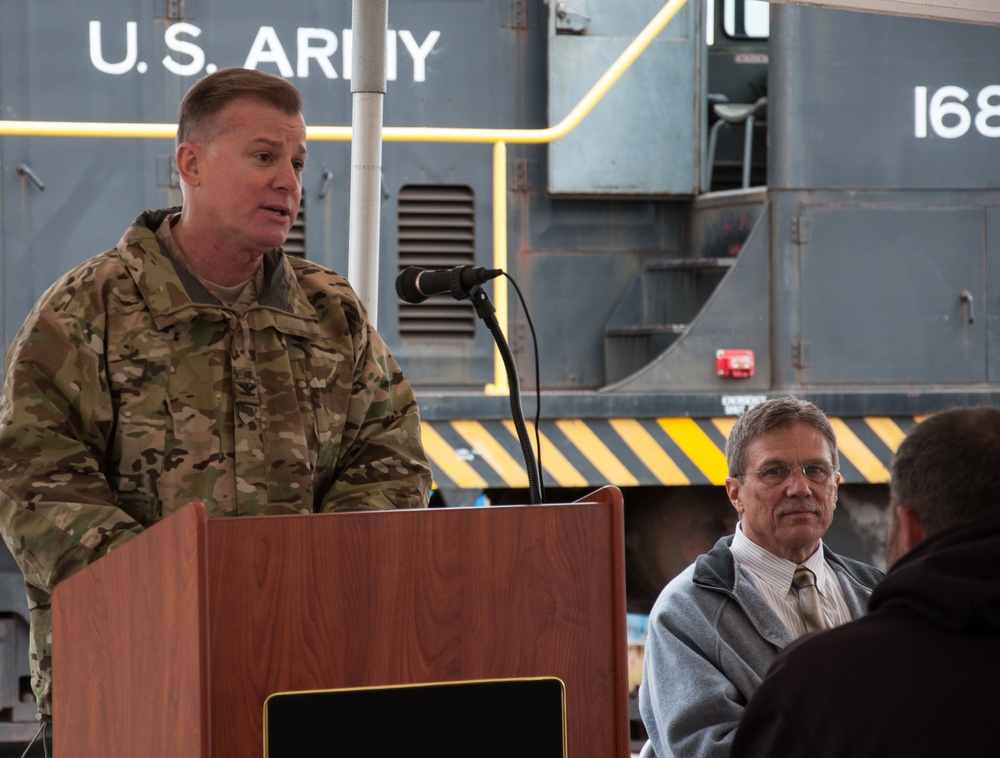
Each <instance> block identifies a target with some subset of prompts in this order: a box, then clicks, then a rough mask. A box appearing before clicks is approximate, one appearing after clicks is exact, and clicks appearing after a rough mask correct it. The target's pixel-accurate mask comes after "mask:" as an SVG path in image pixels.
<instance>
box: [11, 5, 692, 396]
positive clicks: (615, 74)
mask: <svg viewBox="0 0 1000 758" xmlns="http://www.w3.org/2000/svg"><path fill="white" fill-rule="evenodd" d="M686 3H687V0H667V3H666V4H665V5H664V6H663V7H662V8H661V9H660V10H659V12H658V13H657V14H656V15H655V16H654V17H653V19H652V20H651V21H650V22H649V23H648V24H647V25H646V28H644V29H643V30H642V31H641V32H639V34H638V36H636V38H635V39H634V40H632V42H630V43H629V45H628V47H626V48H625V50H624V51H623V52H622V54H621V55H619V56H618V58H617V59H616V60H615V62H614V63H612V64H611V66H610V67H609V68H608V70H607V71H605V72H604V74H603V75H602V76H601V78H600V79H598V80H597V82H596V83H595V84H594V86H593V87H591V88H590V91H588V92H587V94H586V95H584V96H583V97H582V98H581V99H580V102H578V103H577V104H576V105H575V106H574V107H573V109H572V110H571V111H570V112H569V113H568V114H567V115H566V116H565V117H564V118H563V119H562V121H560V122H559V123H558V124H556V125H555V126H549V127H547V128H545V129H471V128H470V129H458V128H448V127H433V126H428V127H413V126H386V127H384V128H383V129H382V139H383V141H385V142H467V143H486V144H489V143H492V144H493V146H494V147H493V268H500V269H504V270H506V266H507V166H506V156H507V148H506V145H507V144H521V145H529V144H545V143H548V142H553V141H554V140H557V139H559V138H560V137H565V136H566V135H567V134H569V133H570V132H571V131H573V130H574V129H575V128H576V127H577V126H578V125H579V124H580V122H581V121H583V119H584V117H586V115H587V114H588V113H590V111H591V110H593V108H594V106H595V105H597V103H598V102H600V100H601V98H603V97H604V95H605V94H606V93H607V91H608V90H609V89H611V87H612V86H613V85H614V83H615V82H617V81H618V80H619V79H620V78H621V76H622V74H624V73H625V71H627V70H628V68H629V67H630V66H631V65H632V64H633V63H634V62H635V60H636V58H638V57H639V56H640V55H641V54H642V52H643V51H644V50H645V49H646V48H647V47H649V44H650V43H651V42H652V41H653V40H654V39H655V38H656V36H657V35H658V34H659V33H660V32H661V31H663V29H664V27H666V25H667V24H668V23H670V20H671V19H672V18H673V17H674V16H676V15H677V13H678V11H680V9H681V8H683V7H684V5H685V4H686ZM4 135H21V136H31V137H133V138H135V137H140V138H163V139H174V138H175V137H176V135H177V125H176V124H124V123H123V124H116V123H100V122H81V121H4V120H0V136H4ZM306 138H307V139H310V140H326V141H340V142H347V141H350V139H351V127H349V126H309V127H306ZM495 294H496V302H495V303H494V305H495V306H496V309H497V312H496V317H497V321H498V323H499V324H500V327H501V329H503V330H504V331H505V332H506V327H507V286H506V284H504V286H499V285H498V286H497V287H496V288H495ZM493 365H494V383H493V384H491V385H487V386H486V392H487V393H489V394H493V393H497V394H506V393H507V391H508V388H507V380H506V376H505V374H504V371H503V362H502V360H501V358H500V352H499V349H498V350H497V351H496V353H495V355H494V361H493Z"/></svg>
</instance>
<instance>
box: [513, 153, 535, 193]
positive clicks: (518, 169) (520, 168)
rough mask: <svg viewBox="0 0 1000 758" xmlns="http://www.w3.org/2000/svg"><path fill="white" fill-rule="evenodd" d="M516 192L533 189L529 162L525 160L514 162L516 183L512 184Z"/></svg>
mask: <svg viewBox="0 0 1000 758" xmlns="http://www.w3.org/2000/svg"><path fill="white" fill-rule="evenodd" d="M511 189H512V190H514V192H527V191H528V190H530V189H531V180H530V179H529V177H528V161H526V160H525V159H523V158H520V159H518V160H515V161H514V181H513V182H512V183H511Z"/></svg>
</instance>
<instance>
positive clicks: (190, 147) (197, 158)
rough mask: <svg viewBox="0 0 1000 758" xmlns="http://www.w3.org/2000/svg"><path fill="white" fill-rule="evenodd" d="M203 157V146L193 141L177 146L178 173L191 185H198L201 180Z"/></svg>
mask: <svg viewBox="0 0 1000 758" xmlns="http://www.w3.org/2000/svg"><path fill="white" fill-rule="evenodd" d="M201 158H202V151H201V146H199V145H196V144H194V143H193V142H182V143H181V144H179V145H178V146H177V152H176V154H175V162H176V163H177V174H178V175H179V176H180V178H181V181H182V182H184V183H185V184H186V185H188V186H189V187H197V186H198V184H199V183H200V182H201Z"/></svg>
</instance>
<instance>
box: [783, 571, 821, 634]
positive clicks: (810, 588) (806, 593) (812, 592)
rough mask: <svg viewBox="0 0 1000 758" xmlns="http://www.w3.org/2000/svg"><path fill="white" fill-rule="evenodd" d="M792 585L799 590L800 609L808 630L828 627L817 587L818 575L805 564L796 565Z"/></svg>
mask: <svg viewBox="0 0 1000 758" xmlns="http://www.w3.org/2000/svg"><path fill="white" fill-rule="evenodd" d="M792 585H793V586H794V587H795V589H796V590H797V591H798V596H799V611H800V612H801V613H802V620H803V621H804V622H805V624H806V631H807V632H817V631H820V630H821V629H828V628H829V625H828V624H827V623H826V618H825V617H824V616H823V609H822V608H821V607H820V604H819V590H817V589H816V575H815V574H814V573H813V572H812V571H810V570H809V569H807V568H806V567H805V566H796V567H795V573H794V574H792Z"/></svg>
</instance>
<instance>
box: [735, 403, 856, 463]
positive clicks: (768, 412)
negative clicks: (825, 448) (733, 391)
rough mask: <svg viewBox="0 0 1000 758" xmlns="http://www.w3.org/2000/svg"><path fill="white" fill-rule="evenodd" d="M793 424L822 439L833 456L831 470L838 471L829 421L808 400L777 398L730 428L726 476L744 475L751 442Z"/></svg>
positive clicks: (835, 439)
mask: <svg viewBox="0 0 1000 758" xmlns="http://www.w3.org/2000/svg"><path fill="white" fill-rule="evenodd" d="M795 424H803V425H804V426H810V427H812V428H813V429H815V430H816V431H818V432H819V433H820V434H822V435H823V437H824V438H825V439H826V441H827V443H829V445H830V454H831V455H832V456H833V460H832V461H831V463H833V467H834V469H838V468H840V458H839V457H838V455H837V435H836V434H834V431H833V427H832V426H831V425H830V419H828V418H827V417H826V414H825V413H823V411H821V410H820V409H819V408H817V407H816V406H815V405H814V404H813V403H810V402H809V401H808V400H799V399H798V398H795V397H778V398H774V399H772V400H765V401H764V402H762V403H758V404H757V405H755V406H753V407H752V408H750V409H748V410H746V411H745V412H744V413H743V415H742V416H740V417H739V418H738V419H737V420H736V423H735V424H734V425H733V428H732V431H730V432H729V439H727V440H726V465H727V466H728V468H729V476H736V475H738V474H743V473H745V470H746V464H747V460H746V458H747V449H748V448H749V447H750V445H751V443H752V442H753V441H754V440H756V439H759V438H760V437H762V436H764V435H765V434H767V433H768V432H771V431H774V430H775V429H785V428H787V427H789V426H793V425H795Z"/></svg>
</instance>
